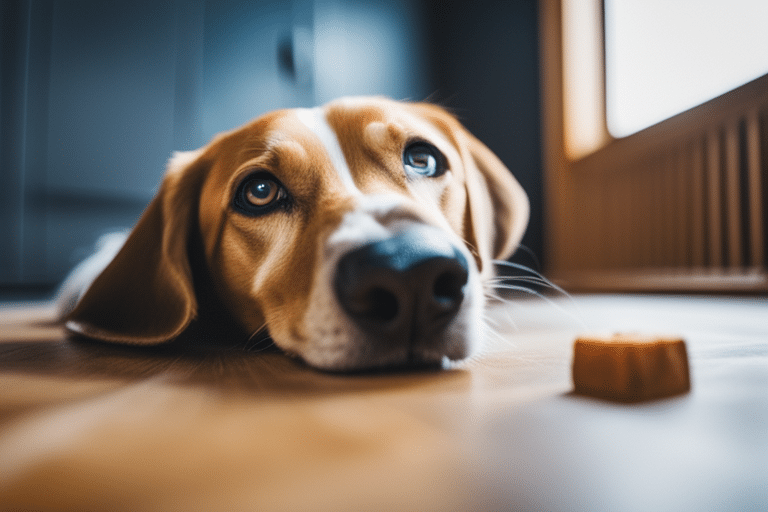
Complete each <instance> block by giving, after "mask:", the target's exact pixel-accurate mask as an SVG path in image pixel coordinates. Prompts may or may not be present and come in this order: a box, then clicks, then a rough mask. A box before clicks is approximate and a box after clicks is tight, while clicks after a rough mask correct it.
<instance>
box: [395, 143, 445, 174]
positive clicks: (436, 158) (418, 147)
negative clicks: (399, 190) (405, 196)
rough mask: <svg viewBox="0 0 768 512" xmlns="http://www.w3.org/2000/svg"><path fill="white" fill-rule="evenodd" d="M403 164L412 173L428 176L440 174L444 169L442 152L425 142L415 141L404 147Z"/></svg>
mask: <svg viewBox="0 0 768 512" xmlns="http://www.w3.org/2000/svg"><path fill="white" fill-rule="evenodd" d="M403 165H404V166H405V169H406V171H408V172H410V173H412V174H416V175H419V176H427V177H430V178H436V177H438V176H442V175H443V174H444V173H445V171H446V168H445V158H444V157H443V154H442V153H440V151H439V150H438V149H437V148H436V147H435V146H433V145H432V144H428V143H426V142H415V143H413V144H411V145H410V146H408V147H407V148H405V151H404V152H403Z"/></svg>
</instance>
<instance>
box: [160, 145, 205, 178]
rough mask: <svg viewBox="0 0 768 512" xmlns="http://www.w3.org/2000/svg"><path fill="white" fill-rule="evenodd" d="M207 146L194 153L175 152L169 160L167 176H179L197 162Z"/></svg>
mask: <svg viewBox="0 0 768 512" xmlns="http://www.w3.org/2000/svg"><path fill="white" fill-rule="evenodd" d="M205 148H206V147H205V146H203V147H202V148H199V149H195V150H192V151H174V152H173V154H172V155H171V158H169V159H168V165H166V167H165V173H166V174H178V173H180V172H181V171H183V170H184V169H186V168H187V167H189V166H190V164H192V162H194V161H195V160H197V159H198V158H199V157H200V155H202V154H203V151H205Z"/></svg>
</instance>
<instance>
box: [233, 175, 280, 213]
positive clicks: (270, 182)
mask: <svg viewBox="0 0 768 512" xmlns="http://www.w3.org/2000/svg"><path fill="white" fill-rule="evenodd" d="M286 199H287V193H286V192H285V188H284V187H283V186H282V185H281V184H280V182H279V181H277V179H276V178H274V177H273V176H272V175H270V174H268V173H257V174H254V175H252V176H249V177H248V178H247V179H246V180H244V181H243V183H242V184H240V187H239V188H238V189H237V193H236V194H235V199H234V206H235V208H236V209H237V210H240V211H241V212H243V213H247V214H251V215H261V214H264V213H268V212H270V211H272V210H273V209H274V208H276V207H278V206H280V205H282V204H285V202H286V201H285V200H286Z"/></svg>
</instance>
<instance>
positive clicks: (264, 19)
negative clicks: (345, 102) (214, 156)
mask: <svg viewBox="0 0 768 512" xmlns="http://www.w3.org/2000/svg"><path fill="white" fill-rule="evenodd" d="M204 18H205V35H204V41H205V44H204V50H203V81H202V105H201V111H200V114H201V128H202V134H203V136H204V137H205V138H206V139H207V138H210V137H212V136H213V135H215V134H216V133H218V132H221V131H224V130H231V129H232V128H234V127H236V126H239V125H241V124H244V123H246V122H248V121H250V120H251V119H253V118H254V117H256V116H258V115H260V114H263V113H265V112H268V111H271V110H275V109H278V108H290V107H309V106H311V105H312V103H313V101H314V94H313V89H312V76H311V74H312V70H311V60H312V55H311V52H312V42H311V34H312V27H311V23H312V2H311V1H309V0H295V1H291V0H262V1H259V2H253V1H249V0H217V1H215V2H214V1H209V2H206V4H205V16H204Z"/></svg>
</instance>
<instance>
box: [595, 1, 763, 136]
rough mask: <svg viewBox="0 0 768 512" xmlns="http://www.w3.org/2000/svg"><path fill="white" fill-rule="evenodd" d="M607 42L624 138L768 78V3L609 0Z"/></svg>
mask: <svg viewBox="0 0 768 512" xmlns="http://www.w3.org/2000/svg"><path fill="white" fill-rule="evenodd" d="M605 38H606V39H605V59H606V95H607V97H606V100H607V101H606V103H607V104H606V110H607V121H608V130H609V131H610V133H611V135H613V136H614V137H624V136H626V135H630V134H632V133H635V132H637V131H639V130H642V129H643V128H646V127H648V126H651V125H653V124H656V123H658V122H659V121H662V120H664V119H666V118H668V117H671V116H673V115H675V114H678V113H680V112H683V111H685V110H688V109H689V108H692V107H695V106H696V105H699V104H701V103H703V102H705V101H707V100H710V99H712V98H714V97H716V96H719V95H720V94H723V93H725V92H727V91H729V90H731V89H734V88H736V87H738V86H740V85H743V84H745V83H747V82H749V81H750V80H753V79H755V78H757V77H759V76H761V75H764V74H766V73H768V1H766V0H605ZM767 94H768V92H767Z"/></svg>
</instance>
